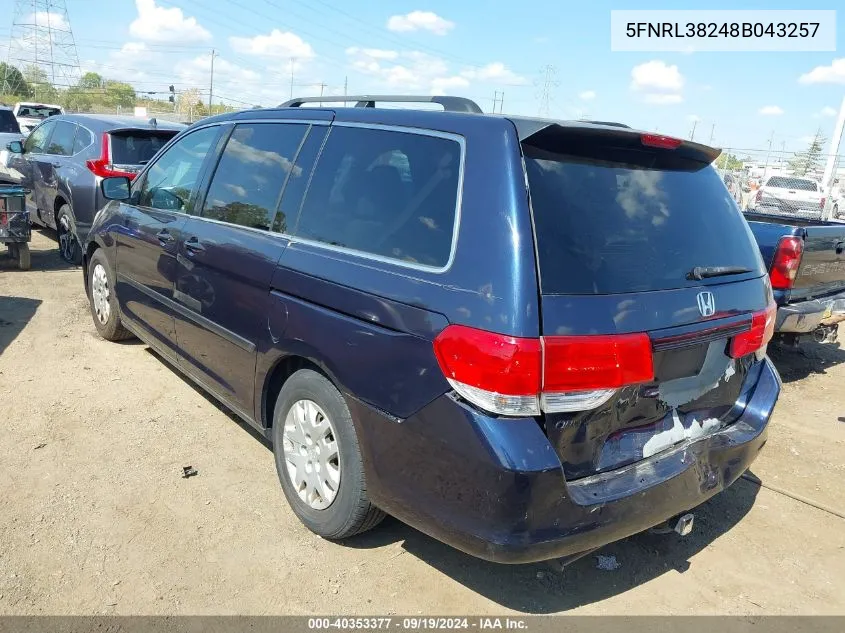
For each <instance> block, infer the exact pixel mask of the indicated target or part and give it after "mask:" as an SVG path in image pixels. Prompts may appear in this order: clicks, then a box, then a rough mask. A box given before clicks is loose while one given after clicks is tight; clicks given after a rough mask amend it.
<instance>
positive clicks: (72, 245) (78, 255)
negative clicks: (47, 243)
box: [56, 204, 82, 266]
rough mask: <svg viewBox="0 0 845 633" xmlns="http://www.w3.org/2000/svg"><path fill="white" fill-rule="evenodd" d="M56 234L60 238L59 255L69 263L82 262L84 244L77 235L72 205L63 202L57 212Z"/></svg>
mask: <svg viewBox="0 0 845 633" xmlns="http://www.w3.org/2000/svg"><path fill="white" fill-rule="evenodd" d="M56 236H57V237H58V239H59V256H60V257H61V258H62V259H63V260H64V261H66V262H67V263H68V264H73V265H74V266H79V264H81V263H82V245H81V244H80V243H79V238H78V237H77V235H76V231H75V229H74V222H73V214H72V212H71V209H70V205H68V204H63V205H62V206H61V207H60V208H59V212H58V213H57V214H56Z"/></svg>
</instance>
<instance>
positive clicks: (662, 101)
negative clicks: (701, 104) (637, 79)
mask: <svg viewBox="0 0 845 633" xmlns="http://www.w3.org/2000/svg"><path fill="white" fill-rule="evenodd" d="M643 100H644V101H645V102H646V103H650V104H652V105H675V104H678V103H683V101H684V98H683V97H682V96H681V95H673V94H665V95H664V94H660V93H658V92H652V93H649V94H647V95H645V96H644V97H643Z"/></svg>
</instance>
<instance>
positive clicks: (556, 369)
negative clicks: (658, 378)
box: [543, 334, 654, 392]
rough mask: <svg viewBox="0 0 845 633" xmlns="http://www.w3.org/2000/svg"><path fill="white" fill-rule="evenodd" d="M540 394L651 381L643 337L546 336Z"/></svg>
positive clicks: (648, 345) (650, 361) (647, 345)
mask: <svg viewBox="0 0 845 633" xmlns="http://www.w3.org/2000/svg"><path fill="white" fill-rule="evenodd" d="M543 343H544V353H543V392H560V391H582V390H585V389H615V388H618V387H622V386H624V385H632V384H636V383H639V382H647V381H649V380H652V379H653V378H654V362H653V359H652V354H651V340H650V339H649V338H648V335H647V334H614V335H610V336H548V337H545V338H544V339H543Z"/></svg>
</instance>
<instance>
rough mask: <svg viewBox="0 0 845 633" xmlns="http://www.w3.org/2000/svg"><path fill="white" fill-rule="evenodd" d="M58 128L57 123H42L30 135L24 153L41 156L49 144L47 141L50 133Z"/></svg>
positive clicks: (25, 143) (24, 146)
mask: <svg viewBox="0 0 845 633" xmlns="http://www.w3.org/2000/svg"><path fill="white" fill-rule="evenodd" d="M55 126H56V122H55V121H47V122H46V123H42V124H41V125H39V126H38V127H37V128H35V129H34V130H32V132H30V133H29V136H27V137H26V141H25V142H24V145H23V151H24V153H26V154H41V153H43V152H44V146H45V145H46V144H47V139H48V138H49V137H50V133H51V132H52V131H53V128H54V127H55Z"/></svg>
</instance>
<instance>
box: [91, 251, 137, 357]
mask: <svg viewBox="0 0 845 633" xmlns="http://www.w3.org/2000/svg"><path fill="white" fill-rule="evenodd" d="M114 288H115V284H114V271H112V269H111V266H109V262H108V260H107V259H106V255H105V253H103V251H102V250H96V251H94V255H93V256H92V257H91V261H90V262H89V264H88V305H89V306H90V307H91V318H92V319H94V327H95V328H97V333H98V334H99V335H100V336H102V337H103V338H104V339H106V340H107V341H123V340H125V339H128V338H131V337H132V333H131V332H130V331H129V330H127V329H126V328H125V327H123V325H122V324H121V322H120V307H119V305H118V302H117V295H116V294H115V290H114Z"/></svg>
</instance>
